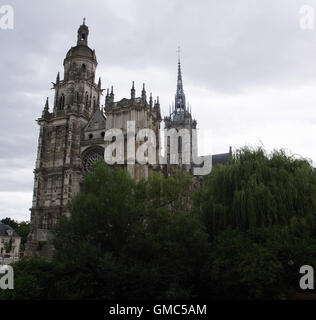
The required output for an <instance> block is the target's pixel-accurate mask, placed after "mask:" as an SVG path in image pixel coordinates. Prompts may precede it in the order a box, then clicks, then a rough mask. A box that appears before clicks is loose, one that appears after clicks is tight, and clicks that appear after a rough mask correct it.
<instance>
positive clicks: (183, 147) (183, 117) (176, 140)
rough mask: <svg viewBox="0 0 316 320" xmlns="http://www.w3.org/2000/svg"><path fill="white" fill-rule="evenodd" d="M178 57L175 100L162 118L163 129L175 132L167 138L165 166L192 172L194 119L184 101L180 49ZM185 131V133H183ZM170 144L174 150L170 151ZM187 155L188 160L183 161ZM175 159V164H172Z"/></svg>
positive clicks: (169, 168)
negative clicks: (168, 111)
mask: <svg viewBox="0 0 316 320" xmlns="http://www.w3.org/2000/svg"><path fill="white" fill-rule="evenodd" d="M178 52H179V57H178V78H177V90H176V95H175V102H174V104H173V105H172V109H171V110H170V115H169V116H168V117H165V118H164V122H165V129H166V130H168V131H169V132H172V131H175V132H176V134H173V135H171V136H170V137H169V136H168V137H166V138H167V168H168V172H170V171H171V170H172V169H174V168H175V167H177V168H180V169H183V170H186V171H188V172H190V173H192V167H193V159H192V154H193V153H192V152H193V150H192V149H193V148H192V139H195V135H193V133H192V130H193V129H196V125H197V123H196V120H194V119H193V118H192V115H191V110H190V107H189V105H188V104H187V103H186V97H185V94H184V90H183V80H182V70H181V60H180V50H179V51H178ZM184 132H187V134H186V135H185V134H183V133H184ZM172 140H173V141H172ZM172 144H173V145H174V146H175V148H176V150H174V151H173V152H171V147H172ZM186 157H187V159H188V161H185V158H186ZM174 160H176V162H177V164H174V162H173V161H174Z"/></svg>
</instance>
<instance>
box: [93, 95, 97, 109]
mask: <svg viewBox="0 0 316 320" xmlns="http://www.w3.org/2000/svg"><path fill="white" fill-rule="evenodd" d="M96 107H97V101H96V99H95V97H93V111H95V110H96Z"/></svg>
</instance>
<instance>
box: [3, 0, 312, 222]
mask: <svg viewBox="0 0 316 320" xmlns="http://www.w3.org/2000/svg"><path fill="white" fill-rule="evenodd" d="M2 4H9V5H11V6H12V7H13V8H14V18H15V21H14V29H13V30H1V29H0V43H1V50H0V58H1V64H0V70H1V73H0V74H1V76H0V98H1V102H0V111H1V116H0V218H4V217H7V216H10V217H12V218H14V219H17V220H28V219H29V208H30V207H31V200H32V188H33V169H34V165H35V156H36V148H37V139H38V126H37V124H36V122H35V120H36V119H37V118H38V117H39V116H40V115H41V111H42V109H43V106H44V103H45V100H46V97H49V98H50V100H51V101H52V98H53V91H52V90H50V89H51V87H52V85H51V82H52V81H55V79H56V74H57V72H58V71H61V73H62V71H63V66H62V63H63V59H64V57H65V54H66V52H67V51H68V49H69V48H70V47H71V46H74V45H75V44H76V35H77V29H78V27H79V25H80V24H81V23H82V18H83V17H86V19H87V25H88V26H89V28H90V36H89V45H90V47H92V48H94V49H95V50H96V54H97V58H98V62H99V66H98V72H97V75H98V76H101V77H102V84H103V87H104V88H107V87H110V86H111V85H113V86H114V88H115V95H116V99H121V98H123V97H129V95H130V87H131V83H132V81H135V84H136V89H138V93H139V92H140V90H141V85H142V83H143V82H145V83H146V88H147V91H148V92H153V94H154V95H155V96H157V95H159V96H160V101H161V107H162V113H163V115H166V114H167V112H168V110H169V105H170V104H171V103H172V101H173V99H174V94H175V89H176V72H177V53H176V50H177V47H178V45H180V46H181V48H182V66H183V78H184V79H183V80H184V90H185V93H186V96H187V101H189V103H190V104H191V105H192V111H193V115H194V117H195V118H196V119H197V121H198V126H199V129H200V130H199V134H200V138H201V139H200V151H201V153H202V154H207V153H210V152H211V153H222V152H228V149H229V146H232V147H233V148H238V147H242V146H244V145H252V146H258V145H264V146H265V148H266V149H267V150H269V151H271V150H273V149H280V148H284V149H286V150H287V151H288V153H289V154H297V155H300V156H303V157H307V158H309V159H311V160H312V161H314V164H315V163H316V148H315V136H316V135H315V133H316V106H315V104H316V90H315V89H316V30H303V29H302V28H300V19H301V17H302V15H301V14H300V8H301V7H302V6H303V5H305V4H307V5H310V6H312V7H314V8H315V10H316V0H304V1H299V0H290V1H289V0H265V1H259V0H221V1H218V0H207V1H201V0H196V1H190V2H189V1H183V0H182V1H181V0H102V1H101V0H89V1H82V0H79V1H78V0H73V1H71V0H69V1H64V0H63V1H61V0H55V1H39V0H28V1H22V0H19V1H12V0H7V1H5V3H3V1H1V3H0V8H1V5H2ZM0 17H1V15H0ZM315 17H316V16H315Z"/></svg>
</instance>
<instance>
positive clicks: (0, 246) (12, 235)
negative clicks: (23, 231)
mask: <svg viewBox="0 0 316 320" xmlns="http://www.w3.org/2000/svg"><path fill="white" fill-rule="evenodd" d="M20 246H21V237H20V236H19V235H18V234H17V233H16V232H15V231H14V230H13V229H12V228H11V227H10V226H8V225H6V224H4V223H2V222H0V258H12V259H14V260H15V259H18V258H19V256H20Z"/></svg>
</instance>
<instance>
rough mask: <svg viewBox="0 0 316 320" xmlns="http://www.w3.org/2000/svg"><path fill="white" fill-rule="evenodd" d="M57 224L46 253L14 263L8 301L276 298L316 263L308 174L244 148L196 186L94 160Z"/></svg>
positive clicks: (286, 160)
mask: <svg viewBox="0 0 316 320" xmlns="http://www.w3.org/2000/svg"><path fill="white" fill-rule="evenodd" d="M71 212H72V216H71V218H70V219H67V218H63V219H62V220H61V221H60V222H59V224H58V226H57V228H56V230H55V243H54V244H55V248H56V254H55V258H54V260H53V261H52V262H50V263H49V262H45V261H43V260H41V259H38V258H37V259H29V260H27V259H24V260H22V261H20V262H19V263H17V264H15V271H16V272H15V277H16V283H15V284H16V285H15V290H14V291H10V292H9V291H2V292H0V298H1V295H2V297H3V298H5V299H175V298H177V299H194V298H205V299H283V298H291V297H292V298H293V297H295V295H296V294H297V293H299V285H298V282H299V278H300V275H299V268H300V266H302V265H304V264H309V265H314V266H316V226H315V213H316V173H315V169H314V168H313V167H312V166H311V165H310V163H309V162H308V161H306V160H301V159H294V158H291V157H288V156H287V155H286V154H285V153H284V152H274V153H273V154H272V155H271V156H268V155H267V154H266V153H265V152H264V150H262V149H258V150H250V149H247V148H246V149H243V150H239V151H237V152H236V153H235V155H234V156H233V158H232V159H231V160H230V161H229V163H228V164H226V165H225V166H217V167H215V168H214V169H213V171H212V172H211V174H210V175H209V176H207V177H205V178H204V180H203V181H201V182H200V183H197V182H196V181H195V180H193V181H192V178H191V177H190V176H189V175H187V174H185V173H183V172H176V173H175V175H174V176H172V177H169V178H164V177H163V176H162V175H160V174H158V173H157V174H154V175H153V176H151V177H150V178H149V179H148V180H141V181H140V182H138V183H136V182H135V181H134V180H133V179H131V178H130V176H129V175H128V174H127V173H126V172H125V171H124V170H121V169H119V168H116V169H112V168H109V167H107V166H106V165H105V164H103V163H98V164H97V165H96V167H95V170H94V172H93V173H92V174H89V175H87V176H86V177H85V181H84V186H83V190H82V192H81V193H80V194H79V195H78V196H76V197H75V198H74V199H73V202H72V205H71Z"/></svg>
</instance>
